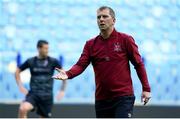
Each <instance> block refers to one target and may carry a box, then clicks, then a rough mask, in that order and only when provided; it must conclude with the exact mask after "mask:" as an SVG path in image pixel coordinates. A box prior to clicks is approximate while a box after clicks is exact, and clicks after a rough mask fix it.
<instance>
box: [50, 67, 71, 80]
mask: <svg viewBox="0 0 180 119" xmlns="http://www.w3.org/2000/svg"><path fill="white" fill-rule="evenodd" d="M56 70H57V71H58V72H59V73H58V74H57V75H54V76H53V77H52V78H54V79H58V80H66V79H68V76H67V74H66V72H65V71H64V70H63V69H59V68H56Z"/></svg>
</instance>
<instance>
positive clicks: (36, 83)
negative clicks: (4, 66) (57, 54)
mask: <svg viewBox="0 0 180 119" xmlns="http://www.w3.org/2000/svg"><path fill="white" fill-rule="evenodd" d="M56 67H57V68H61V65H60V64H59V62H58V60H57V59H55V58H52V57H47V58H44V59H39V58H38V57H32V58H29V59H28V60H26V61H25V62H24V63H23V64H22V65H21V66H20V67H19V68H20V70H21V71H23V70H25V69H27V68H29V69H30V73H31V80H30V91H31V92H32V93H35V94H38V95H52V90H53V79H52V78H51V77H52V75H53V73H54V69H55V68H56Z"/></svg>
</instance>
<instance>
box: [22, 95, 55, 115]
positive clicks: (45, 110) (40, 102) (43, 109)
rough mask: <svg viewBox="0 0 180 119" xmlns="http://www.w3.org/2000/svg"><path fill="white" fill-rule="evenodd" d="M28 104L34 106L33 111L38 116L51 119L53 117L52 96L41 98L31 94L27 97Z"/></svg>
mask: <svg viewBox="0 0 180 119" xmlns="http://www.w3.org/2000/svg"><path fill="white" fill-rule="evenodd" d="M25 101H26V102H29V103H31V104H32V105H33V107H34V108H33V109H32V110H31V111H35V110H36V112H37V114H38V115H40V116H43V117H46V118H49V117H51V111H52V106H53V97H52V96H41V95H37V94H33V93H31V92H29V93H28V94H27V95H26V99H25Z"/></svg>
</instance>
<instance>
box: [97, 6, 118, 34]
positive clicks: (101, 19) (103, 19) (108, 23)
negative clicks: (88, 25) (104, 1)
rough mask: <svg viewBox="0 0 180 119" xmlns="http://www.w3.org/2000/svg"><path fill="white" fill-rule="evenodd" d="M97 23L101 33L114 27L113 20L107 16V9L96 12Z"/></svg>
mask: <svg viewBox="0 0 180 119" xmlns="http://www.w3.org/2000/svg"><path fill="white" fill-rule="evenodd" d="M97 23H98V26H99V29H100V30H101V31H102V30H107V29H109V28H112V27H113V26H114V23H115V19H114V18H113V17H112V16H111V15H110V14H109V9H103V10H98V11H97Z"/></svg>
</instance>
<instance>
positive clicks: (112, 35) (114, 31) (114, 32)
mask: <svg viewBox="0 0 180 119" xmlns="http://www.w3.org/2000/svg"><path fill="white" fill-rule="evenodd" d="M116 34H117V31H116V29H115V28H114V30H113V32H112V33H111V35H110V36H109V38H112V37H115V36H116ZM99 36H100V38H101V39H104V38H103V37H102V36H101V34H99ZM109 38H107V39H109Z"/></svg>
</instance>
